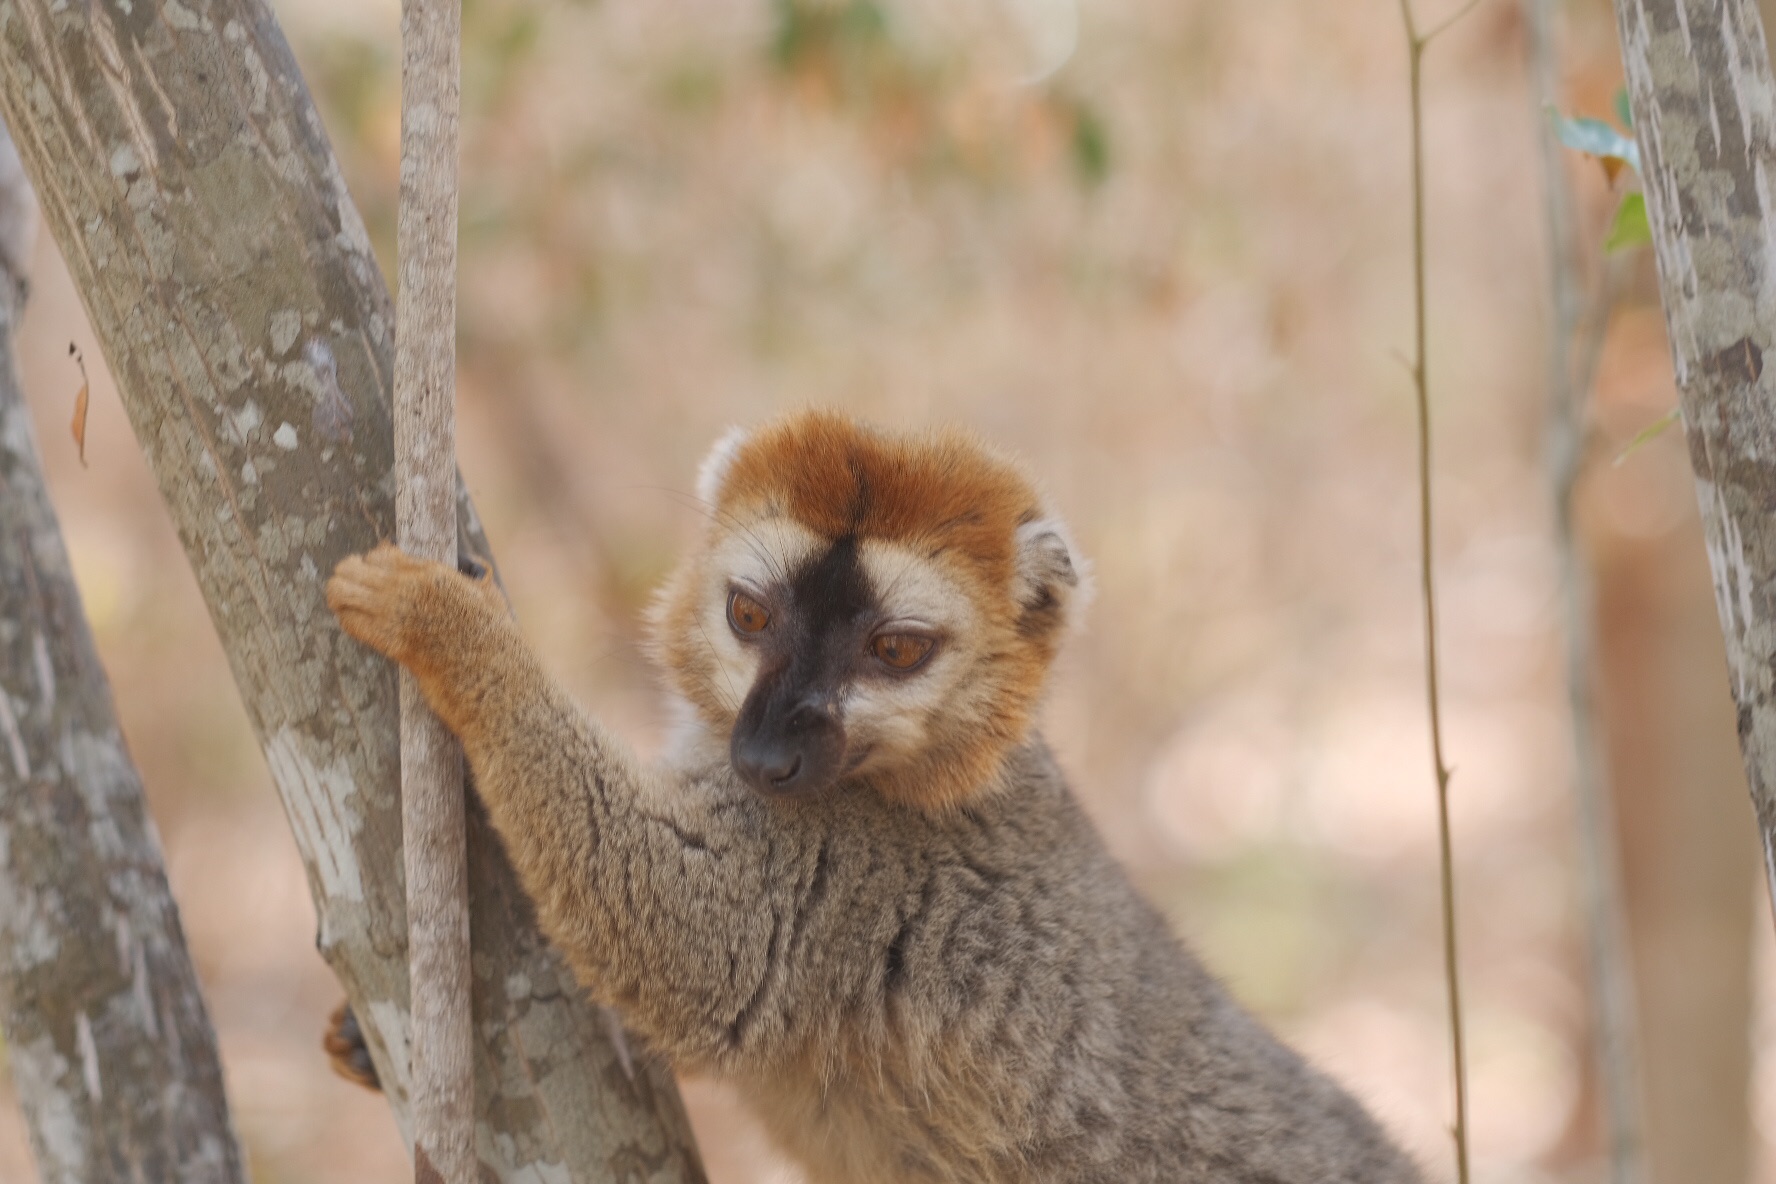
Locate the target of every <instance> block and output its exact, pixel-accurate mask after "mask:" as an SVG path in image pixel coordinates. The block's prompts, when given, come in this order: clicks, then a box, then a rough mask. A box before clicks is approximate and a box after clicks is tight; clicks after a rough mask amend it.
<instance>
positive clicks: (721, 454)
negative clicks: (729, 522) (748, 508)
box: [697, 428, 748, 508]
mask: <svg viewBox="0 0 1776 1184" xmlns="http://www.w3.org/2000/svg"><path fill="white" fill-rule="evenodd" d="M747 434H748V433H747V430H746V429H745V428H729V429H728V430H727V431H725V432H723V433H722V437H721V439H719V440H717V441H716V442H715V447H713V448H711V449H710V450H709V455H708V456H706V457H704V458H703V463H702V464H701V465H699V466H698V468H697V497H698V498H700V499H701V500H702V501H704V502H706V503H707V504H708V505H709V506H710V507H711V508H713V507H714V506H715V505H716V503H717V502H719V501H721V491H722V486H723V485H725V484H727V480H728V470H729V469H730V468H732V467H733V465H734V457H735V456H736V455H738V454H739V452H740V446H741V445H742V444H744V443H746V437H747Z"/></svg>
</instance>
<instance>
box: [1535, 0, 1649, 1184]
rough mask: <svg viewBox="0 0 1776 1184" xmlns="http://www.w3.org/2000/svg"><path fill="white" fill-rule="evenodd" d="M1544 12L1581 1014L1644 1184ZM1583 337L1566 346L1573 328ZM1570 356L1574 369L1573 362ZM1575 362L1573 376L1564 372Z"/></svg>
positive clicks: (1542, 141)
mask: <svg viewBox="0 0 1776 1184" xmlns="http://www.w3.org/2000/svg"><path fill="white" fill-rule="evenodd" d="M1553 7H1554V6H1553V4H1552V3H1551V2H1550V0H1526V9H1527V11H1526V13H1525V16H1526V18H1527V25H1528V30H1529V39H1528V40H1529V46H1528V48H1529V58H1530V62H1529V65H1530V74H1531V82H1532V86H1533V87H1534V91H1535V93H1534V95H1533V98H1534V100H1535V102H1534V106H1535V112H1536V122H1537V126H1538V127H1539V128H1540V136H1539V146H1540V150H1541V166H1542V193H1543V201H1544V205H1545V208H1546V218H1547V225H1548V255H1549V272H1548V276H1549V279H1548V282H1549V293H1550V297H1551V301H1552V304H1553V312H1554V325H1553V330H1552V332H1551V333H1550V334H1549V350H1548V355H1549V356H1548V384H1549V390H1548V452H1549V477H1550V483H1551V485H1552V490H1553V500H1554V531H1555V547H1556V550H1557V553H1558V556H1559V566H1560V588H1561V604H1562V614H1563V616H1564V618H1565V626H1566V628H1565V633H1566V683H1567V699H1568V705H1569V710H1570V712H1571V716H1572V738H1573V774H1574V776H1573V797H1574V801H1575V805H1576V807H1577V813H1578V827H1579V880H1580V885H1581V895H1582V900H1581V902H1580V903H1581V907H1582V908H1583V911H1584V929H1585V946H1586V952H1587V956H1588V958H1589V961H1590V964H1591V965H1590V976H1589V977H1590V983H1591V996H1592V1000H1591V1007H1592V1014H1593V1025H1594V1031H1595V1039H1596V1042H1597V1071H1598V1076H1599V1077H1600V1078H1601V1079H1602V1090H1603V1097H1604V1111H1605V1122H1606V1128H1607V1129H1606V1133H1607V1143H1608V1155H1609V1179H1610V1181H1611V1184H1637V1182H1638V1181H1640V1180H1641V1179H1643V1177H1644V1171H1645V1169H1644V1162H1643V1151H1642V1146H1643V1132H1642V1122H1641V1116H1640V1056H1639V1048H1638V1046H1637V1042H1636V1039H1635V1029H1634V1016H1635V1010H1634V979H1633V970H1632V968H1631V966H1630V963H1629V960H1628V954H1627V938H1626V926H1625V924H1624V921H1623V910H1622V888H1621V870H1620V868H1619V866H1618V859H1617V854H1616V822H1615V810H1614V807H1613V804H1612V802H1611V799H1610V788H1609V780H1608V771H1607V769H1605V767H1604V758H1603V753H1602V752H1601V750H1600V746H1599V743H1598V738H1597V737H1598V729H1597V709H1596V705H1595V703H1594V701H1593V695H1592V677H1593V670H1594V665H1595V663H1594V658H1593V642H1594V638H1595V636H1596V629H1595V626H1594V620H1593V611H1592V597H1591V581H1590V578H1589V575H1590V573H1589V572H1588V570H1587V569H1586V566H1585V564H1584V561H1583V559H1582V557H1581V556H1580V554H1579V547H1578V533H1577V528H1576V525H1575V521H1574V514H1573V498H1574V493H1575V490H1576V489H1577V486H1578V480H1579V476H1580V473H1581V472H1582V470H1583V467H1584V461H1585V454H1586V448H1585V439H1586V430H1585V423H1586V408H1587V405H1588V403H1589V401H1590V396H1591V388H1592V383H1593V381H1594V379H1595V377H1596V373H1597V362H1598V358H1599V356H1600V355H1601V353H1602V347H1603V340H1604V336H1605V333H1606V331H1607V329H1608V326H1609V315H1610V306H1611V305H1612V304H1613V302H1614V298H1615V288H1616V268H1615V266H1614V263H1613V261H1612V260H1607V259H1606V260H1605V261H1604V266H1603V268H1602V269H1601V276H1600V280H1599V283H1598V291H1597V293H1596V296H1595V298H1594V299H1593V301H1592V307H1591V309H1590V312H1589V317H1588V318H1587V317H1586V315H1585V310H1584V308H1583V307H1582V302H1581V297H1580V294H1579V286H1578V284H1577V282H1576V281H1575V279H1574V272H1575V270H1576V268H1577V265H1578V260H1577V244H1576V241H1575V239H1576V236H1575V234H1574V231H1573V215H1572V196H1571V194H1570V192H1569V191H1568V189H1567V186H1566V173H1565V164H1564V159H1563V156H1562V153H1561V147H1560V143H1559V139H1558V137H1557V136H1556V135H1555V132H1554V127H1553V124H1552V121H1551V120H1550V119H1549V118H1548V117H1547V116H1546V115H1545V114H1544V113H1545V112H1547V111H1548V110H1550V109H1552V108H1554V107H1555V106H1556V101H1557V99H1558V97H1559V96H1558V90H1559V86H1558V78H1557V69H1558V66H1557V63H1558V54H1557V52H1556V48H1555V33H1554V27H1553V26H1554V13H1553ZM1587 319H1588V320H1589V325H1588V326H1584V329H1585V337H1584V340H1583V341H1578V340H1576V339H1577V338H1578V335H1579V334H1580V332H1581V327H1582V324H1583V322H1585V321H1586V320H1587ZM1575 345H1576V346H1577V350H1576V354H1577V356H1576V359H1575ZM1575 361H1576V366H1575Z"/></svg>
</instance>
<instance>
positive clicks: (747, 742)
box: [731, 736, 808, 793]
mask: <svg viewBox="0 0 1776 1184" xmlns="http://www.w3.org/2000/svg"><path fill="white" fill-rule="evenodd" d="M731 759H732V760H733V762H734V771H735V772H736V773H738V774H740V776H741V777H742V778H744V779H745V780H746V782H747V784H749V785H751V786H752V787H753V788H754V789H757V790H759V791H761V792H764V793H794V792H795V791H796V790H798V789H801V788H802V784H801V783H802V782H803V781H806V780H807V778H805V777H804V776H803V772H804V771H805V770H806V769H807V768H808V762H807V761H806V760H804V759H803V753H802V751H801V746H800V745H799V744H797V743H795V742H794V741H793V740H787V739H785V738H780V737H768V736H751V737H747V738H746V739H742V740H736V741H735V743H734V745H733V751H732V754H731Z"/></svg>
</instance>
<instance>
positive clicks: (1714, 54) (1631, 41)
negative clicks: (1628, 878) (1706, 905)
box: [1616, 0, 1776, 897]
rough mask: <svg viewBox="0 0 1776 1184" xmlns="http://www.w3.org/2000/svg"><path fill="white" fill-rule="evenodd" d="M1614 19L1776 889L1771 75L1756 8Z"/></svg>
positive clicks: (1638, 11) (1729, 2)
mask: <svg viewBox="0 0 1776 1184" xmlns="http://www.w3.org/2000/svg"><path fill="white" fill-rule="evenodd" d="M1616 23H1617V27H1618V29H1619V31H1620V33H1621V38H1622V64H1623V67H1624V69H1625V71H1626V73H1627V76H1628V90H1629V95H1630V98H1631V100H1632V102H1633V105H1634V126H1635V135H1636V138H1637V139H1638V140H1639V141H1640V153H1641V161H1642V164H1643V169H1644V180H1645V185H1646V198H1647V215H1648V218H1649V220H1650V221H1651V223H1652V228H1653V247H1654V252H1655V255H1656V257H1657V259H1658V265H1659V291H1660V295H1661V297H1662V298H1663V301H1664V305H1665V324H1666V328H1667V330H1668V331H1669V333H1670V335H1671V355H1672V359H1673V361H1674V363H1675V365H1676V370H1677V386H1678V394H1679V399H1680V405H1681V407H1682V409H1683V421H1684V434H1685V436H1686V437H1687V439H1688V441H1689V450H1690V464H1691V467H1692V468H1694V470H1695V472H1696V493H1697V498H1698V500H1699V501H1700V502H1701V507H1702V524H1703V527H1704V529H1705V531H1706V533H1707V539H1708V558H1709V564H1710V567H1711V568H1712V570H1713V573H1714V599H1715V607H1716V609H1717V610H1718V611H1719V613H1720V620H1721V630H1722V632H1723V633H1724V634H1725V635H1726V640H1727V665H1728V668H1729V671H1730V675H1731V681H1732V688H1733V700H1734V702H1735V703H1736V704H1737V706H1738V726H1739V745H1740V748H1741V751H1742V753H1743V755H1744V758H1745V773H1746V778H1747V780H1748V781H1749V782H1750V784H1751V797H1752V803H1753V805H1754V806H1755V807H1756V809H1757V817H1758V828H1759V830H1760V832H1761V836H1762V840H1763V847H1764V867H1765V873H1766V877H1767V878H1768V879H1769V881H1770V883H1771V885H1772V887H1773V888H1776V517H1773V516H1772V513H1771V508H1772V507H1773V506H1776V372H1773V371H1771V370H1770V369H1769V368H1768V367H1766V366H1765V364H1764V363H1765V359H1766V357H1771V352H1770V351H1771V348H1772V345H1773V344H1776V204H1773V203H1776V196H1773V194H1772V184H1773V183H1776V177H1772V172H1773V171H1776V79H1772V76H1771V69H1770V55H1769V53H1768V51H1767V50H1766V48H1765V45H1764V27H1763V22H1762V20H1761V19H1760V18H1759V16H1758V6H1757V4H1756V3H1755V2H1754V0H1616ZM1772 360H1776V358H1772ZM1773 897H1776V892H1773Z"/></svg>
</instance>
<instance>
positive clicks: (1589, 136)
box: [1548, 107, 1640, 173]
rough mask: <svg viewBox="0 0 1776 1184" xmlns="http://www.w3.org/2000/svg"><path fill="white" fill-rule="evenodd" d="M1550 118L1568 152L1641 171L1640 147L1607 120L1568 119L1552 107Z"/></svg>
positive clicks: (1549, 112) (1549, 113)
mask: <svg viewBox="0 0 1776 1184" xmlns="http://www.w3.org/2000/svg"><path fill="white" fill-rule="evenodd" d="M1548 115H1549V118H1551V119H1553V120H1554V131H1555V133H1556V134H1557V135H1559V137H1560V142H1561V143H1562V144H1565V145H1566V146H1567V147H1568V148H1576V149H1578V150H1579V151H1580V152H1583V153H1585V154H1586V155H1588V156H1595V157H1598V158H1600V159H1602V160H1619V161H1622V162H1623V163H1624V164H1626V165H1627V166H1628V167H1629V168H1631V169H1633V170H1634V171H1635V172H1637V173H1638V172H1639V171H1640V145H1638V144H1636V143H1635V142H1634V141H1633V140H1630V139H1629V138H1628V137H1627V136H1624V135H1623V134H1622V133H1621V132H1619V131H1617V130H1616V129H1615V128H1613V127H1611V126H1610V125H1609V124H1607V123H1605V122H1604V121H1603V120H1601V119H1589V118H1580V119H1568V118H1567V117H1566V116H1564V115H1562V114H1560V112H1558V111H1556V110H1554V109H1553V108H1552V107H1550V108H1549V109H1548Z"/></svg>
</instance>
